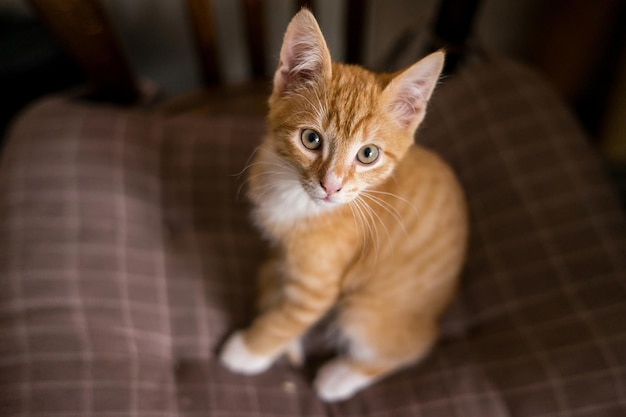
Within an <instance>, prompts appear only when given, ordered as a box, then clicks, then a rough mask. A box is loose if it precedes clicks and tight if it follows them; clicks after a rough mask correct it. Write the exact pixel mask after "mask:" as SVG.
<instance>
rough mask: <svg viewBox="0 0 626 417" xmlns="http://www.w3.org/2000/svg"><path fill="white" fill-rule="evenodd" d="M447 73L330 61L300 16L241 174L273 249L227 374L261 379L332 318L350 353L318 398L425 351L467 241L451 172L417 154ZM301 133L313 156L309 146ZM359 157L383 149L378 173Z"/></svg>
mask: <svg viewBox="0 0 626 417" xmlns="http://www.w3.org/2000/svg"><path fill="white" fill-rule="evenodd" d="M302 37H304V38H305V40H303V39H302ZM302 60H304V62H301V61H302ZM442 65H443V54H442V53H441V52H438V53H435V54H432V55H430V56H428V57H426V58H424V59H423V60H421V61H419V62H418V63H416V64H414V65H413V66H411V67H409V68H408V69H406V70H404V71H400V72H398V73H395V74H374V73H371V72H369V71H366V70H364V69H362V68H360V67H356V66H348V65H344V64H340V63H336V62H332V61H331V60H330V55H329V54H328V49H327V47H326V45H325V42H324V38H323V36H322V34H321V32H320V30H319V27H318V26H317V23H316V22H315V19H314V18H313V16H312V15H311V14H310V13H309V12H307V11H301V12H300V13H298V14H297V15H296V17H294V19H293V20H292V22H291V23H290V25H289V27H288V29H287V33H286V35H285V41H284V43H283V48H282V50H281V62H280V63H279V66H278V70H277V73H276V75H275V78H274V92H273V94H272V96H271V97H270V113H269V116H268V122H269V123H268V125H269V128H268V134H267V136H266V138H265V140H264V141H263V143H262V145H261V147H260V148H259V149H258V151H257V153H256V154H255V157H254V160H253V162H252V164H251V165H250V169H249V177H248V181H249V196H250V198H251V200H252V202H253V203H254V207H255V208H254V217H255V220H256V223H257V225H258V226H259V228H260V230H261V231H262V232H263V233H264V235H265V236H266V237H267V238H268V240H269V241H270V242H271V243H272V245H273V248H274V250H273V253H272V256H271V257H270V258H269V259H268V260H267V261H266V263H265V265H264V266H263V268H262V269H261V271H260V299H259V300H260V302H259V304H260V307H261V314H260V315H259V316H258V317H257V318H256V319H255V320H254V321H253V323H252V324H251V326H250V327H248V328H247V329H245V330H242V331H240V332H237V333H235V335H233V336H232V337H231V339H230V340H229V341H228V342H227V343H226V345H225V347H224V348H223V351H222V354H221V360H222V362H223V363H224V364H225V365H226V366H227V367H228V368H230V369H232V370H234V371H239V372H244V373H256V372H260V371H262V370H264V369H266V368H267V367H269V366H270V365H271V363H272V362H273V360H274V359H276V358H277V357H278V356H279V355H281V354H282V353H285V352H286V351H290V352H292V353H293V351H294V349H293V348H294V346H297V340H298V339H299V338H300V337H301V336H302V335H303V334H304V333H305V332H306V331H307V329H309V328H310V327H311V326H312V325H313V324H315V323H316V322H317V321H318V320H319V319H320V318H321V317H322V316H324V314H325V313H326V312H328V311H329V310H330V309H331V308H333V307H337V308H338V319H337V326H338V328H339V330H340V334H341V335H342V340H343V342H344V343H345V345H346V352H345V354H344V355H343V356H340V357H339V358H338V359H336V360H334V361H332V362H331V363H329V364H328V365H326V366H325V367H324V368H322V369H321V370H320V372H319V374H318V378H317V380H316V383H315V386H316V389H317V391H318V393H319V395H320V397H321V398H323V399H324V400H327V401H335V400H341V399H344V398H348V397H349V396H351V395H353V394H354V393H355V392H357V391H358V390H360V389H362V388H364V387H366V386H367V385H369V384H371V383H373V382H374V381H376V380H378V379H379V378H381V377H383V376H385V375H387V374H388V373H390V372H392V371H394V370H396V369H398V368H400V367H402V366H405V365H407V364H410V363H413V362H415V361H416V360H418V359H420V358H422V357H423V356H424V355H425V354H426V353H427V352H428V350H429V349H430V348H431V347H432V345H433V343H434V341H435V339H436V336H437V319H438V317H439V315H440V314H441V313H442V311H443V309H444V308H445V307H446V305H447V304H448V303H449V301H450V299H451V297H452V296H453V294H454V291H455V288H456V286H457V277H458V274H459V271H460V269H461V266H462V262H463V259H464V255H465V247H466V240H467V215H466V208H465V202H464V198H463V193H462V191H461V189H460V187H459V185H458V183H457V180H456V178H455V176H454V174H453V173H452V171H451V170H450V169H449V167H448V166H447V165H446V164H445V163H444V162H443V161H442V160H441V159H439V158H438V157H437V156H436V155H434V154H433V153H431V152H429V151H427V150H425V149H423V148H420V147H418V146H417V145H415V144H414V143H413V136H414V133H415V130H416V129H417V127H418V126H419V124H420V123H421V121H422V120H423V118H424V115H425V111H426V105H427V102H428V100H429V98H430V96H431V94H432V91H433V89H434V87H435V84H436V82H437V79H438V76H439V73H440V71H441V67H442ZM309 130H312V131H314V132H316V133H317V134H318V136H319V138H320V140H321V146H320V147H319V149H314V150H311V149H308V148H307V146H306V137H305V138H303V136H304V135H306V132H309ZM307 137H308V136H307ZM364 146H366V147H370V148H371V147H372V146H375V147H376V148H377V149H378V150H379V154H378V159H376V160H375V162H373V163H371V164H364V163H361V162H359V160H358V159H357V154H358V153H359V152H360V150H361V149H363V147H364ZM366 154H367V152H366ZM329 190H330V191H329ZM337 190H338V191H337ZM295 350H296V351H297V349H295ZM295 356H297V355H295Z"/></svg>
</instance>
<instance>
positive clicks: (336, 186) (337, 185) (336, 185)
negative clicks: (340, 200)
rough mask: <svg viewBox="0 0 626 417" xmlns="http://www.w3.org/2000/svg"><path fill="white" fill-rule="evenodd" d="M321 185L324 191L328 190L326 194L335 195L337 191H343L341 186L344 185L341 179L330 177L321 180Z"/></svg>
mask: <svg viewBox="0 0 626 417" xmlns="http://www.w3.org/2000/svg"><path fill="white" fill-rule="evenodd" d="M320 185H321V186H322V188H323V189H324V191H326V194H327V195H328V196H331V195H333V194H335V193H338V192H339V191H341V187H342V186H343V184H342V183H341V181H339V180H330V179H326V180H323V181H320Z"/></svg>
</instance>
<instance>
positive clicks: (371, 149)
mask: <svg viewBox="0 0 626 417" xmlns="http://www.w3.org/2000/svg"><path fill="white" fill-rule="evenodd" d="M379 154H380V150H379V149H378V147H377V146H376V145H365V146H363V147H362V148H361V149H359V152H358V153H357V154H356V159H357V160H358V161H359V162H360V163H362V164H365V165H369V164H371V163H373V162H375V161H376V160H377V159H378V155H379Z"/></svg>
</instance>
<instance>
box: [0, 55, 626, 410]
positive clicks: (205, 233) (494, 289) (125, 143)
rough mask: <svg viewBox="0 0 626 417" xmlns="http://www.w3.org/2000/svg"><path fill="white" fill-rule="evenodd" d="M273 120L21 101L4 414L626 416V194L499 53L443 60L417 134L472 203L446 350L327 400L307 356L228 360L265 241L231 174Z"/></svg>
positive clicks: (5, 312)
mask: <svg viewBox="0 0 626 417" xmlns="http://www.w3.org/2000/svg"><path fill="white" fill-rule="evenodd" d="M263 129H264V123H263V121H262V120H258V119H251V118H199V117H185V118H178V119H170V120H164V119H162V118H159V117H157V116H154V115H150V114H145V113H141V112H138V111H128V110H120V109H113V108H108V107H105V106H99V105H88V104H84V103H75V102H72V101H70V100H67V99H64V98H53V99H48V100H46V101H44V102H41V103H39V104H37V105H35V106H34V107H33V108H31V109H30V110H29V111H27V112H26V113H25V114H23V115H22V116H21V118H20V119H19V120H18V121H17V122H16V124H15V125H14V127H13V129H12V132H11V134H10V138H9V143H8V145H7V147H6V149H5V151H4V155H3V162H2V167H1V172H0V231H1V233H2V236H3V239H2V240H0V415H3V416H4V415H20V416H38V417H43V416H61V415H62V416H88V415H90V416H102V417H104V416H107V417H111V416H128V415H133V416H177V415H181V416H195V415H198V416H199V415H202V416H207V415H208V416H233V417H235V416H246V417H251V416H268V417H274V416H277V417H278V416H299V415H302V416H304V415H306V416H326V415H339V416H342V417H352V416H354V417H357V416H371V417H379V416H380V417H382V416H415V415H419V416H424V417H430V416H451V415H459V416H461V415H462V416H470V417H473V416H477V417H490V416H509V415H511V416H524V417H526V416H545V417H548V416H554V415H568V416H569V415H576V416H579V417H585V416H609V415H610V416H618V415H619V416H624V415H626V383H625V382H624V381H626V375H625V369H626V360H625V357H626V355H624V352H626V320H624V319H623V318H624V317H626V289H625V288H626V279H625V277H626V266H625V260H626V250H625V247H626V245H625V243H626V222H625V221H624V215H623V213H622V212H621V211H620V209H619V206H618V204H617V203H616V199H615V197H614V195H613V192H612V190H611V188H610V187H609V185H608V184H607V181H606V179H605V177H604V175H603V173H602V171H601V169H600V166H599V164H598V162H597V158H596V157H595V156H594V155H593V152H592V150H591V149H590V148H589V146H588V145H587V144H586V143H585V138H584V137H583V135H582V134H581V133H580V130H579V128H578V126H577V125H576V123H575V122H574V121H573V119H572V117H571V116H570V114H569V113H568V112H567V111H566V110H565V109H564V108H563V106H562V104H561V103H560V102H559V101H558V99H557V98H556V97H555V95H554V94H553V93H552V91H551V90H550V88H548V87H547V86H546V84H545V83H544V82H543V81H542V80H540V79H538V78H537V77H536V76H535V75H533V74H532V73H531V72H529V71H527V70H524V69H521V68H519V67H517V66H516V65H514V64H512V63H510V62H507V61H494V62H490V63H484V64H476V65H474V66H471V67H468V68H466V69H464V70H463V71H461V72H460V73H459V74H458V75H456V76H454V77H453V78H451V79H448V80H446V81H445V82H444V83H443V85H442V86H441V87H440V88H439V90H438V91H437V92H436V94H435V98H434V100H433V105H432V107H431V110H430V112H429V114H428V116H427V118H426V122H425V124H424V125H423V127H422V128H421V129H420V132H419V133H418V140H419V141H420V142H422V143H424V144H425V145H427V146H429V147H432V148H434V149H436V150H437V151H439V152H440V153H441V154H442V155H443V156H444V157H445V158H446V159H447V160H448V161H450V163H451V164H452V165H453V166H454V168H455V169H456V171H457V172H458V173H459V176H460V178H461V181H462V182H463V184H464V186H465V188H466V190H467V195H468V199H469V204H470V209H471V217H472V235H471V242H470V253H469V260H468V264H467V268H466V270H465V272H464V275H463V285H462V289H461V292H460V294H459V297H458V300H457V302H456V303H455V306H454V308H453V309H452V312H451V313H450V314H449V315H448V317H447V319H446V324H445V328H446V331H445V336H444V337H443V338H442V340H441V342H440V343H439V345H438V346H437V348H436V350H435V351H434V352H433V354H432V355H431V356H430V357H429V358H428V359H427V360H426V361H425V362H424V363H422V364H421V365H419V366H416V367H413V368H411V369H408V370H405V371H403V372H400V373H398V374H397V375H394V376H392V377H390V378H388V379H386V380H384V381H382V382H381V383H380V384H378V385H376V386H374V387H372V388H370V389H368V390H366V391H364V392H363V393H362V394H360V395H358V396H357V397H355V398H354V399H352V400H349V401H347V402H345V403H340V404H334V405H330V406H328V405H324V404H322V403H321V402H319V400H317V398H316V397H315V395H314V393H313V392H312V390H311V388H310V380H311V375H312V373H313V371H314V369H315V363H314V364H313V365H311V366H310V367H308V368H307V369H305V370H294V369H291V368H290V367H289V366H288V365H287V364H285V363H283V362H281V363H279V364H277V365H276V366H275V367H273V368H272V369H271V371H269V372H267V373H266V374H263V375H260V376H256V377H245V376H240V375H232V374H230V373H229V372H227V371H226V370H224V369H222V368H221V367H220V366H219V364H218V363H217V362H216V359H215V357H216V350H217V348H218V347H219V343H220V342H221V341H222V340H223V338H224V337H225V335H226V334H228V332H230V331H231V330H232V329H234V328H236V327H238V326H241V325H244V324H245V323H246V322H247V321H248V320H249V319H250V318H251V317H252V315H253V301H252V300H253V294H254V277H255V270H256V266H257V264H258V262H259V260H260V259H261V257H262V256H263V251H264V245H263V243H262V242H261V241H260V239H259V238H258V236H257V233H256V232H255V231H254V229H253V228H252V227H251V226H250V222H249V221H248V206H247V204H246V202H245V198H244V196H243V192H240V188H241V186H242V183H243V182H244V177H245V175H238V174H240V173H241V171H242V169H243V168H244V167H245V165H246V162H247V160H248V158H249V156H250V154H251V152H252V151H253V149H254V147H255V146H256V145H257V144H258V142H259V140H260V137H261V135H262V134H263ZM314 342H315V340H311V344H310V346H309V348H310V350H311V351H314V352H313V353H315V351H316V349H315V347H314V344H315V343H314ZM314 362H315V361H314Z"/></svg>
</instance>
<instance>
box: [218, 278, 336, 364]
mask: <svg viewBox="0 0 626 417" xmlns="http://www.w3.org/2000/svg"><path fill="white" fill-rule="evenodd" d="M337 293H338V288H337V286H336V285H333V284H332V283H329V282H327V281H323V280H307V281H304V280H293V279H292V280H290V281H287V282H285V283H284V290H283V295H282V296H281V297H280V298H279V301H278V302H277V303H276V304H273V305H271V306H270V307H269V309H268V310H266V311H264V312H262V313H261V314H260V315H259V316H258V317H257V318H256V319H255V320H254V321H253V323H252V325H251V326H250V327H248V328H247V329H245V330H241V331H238V332H235V334H233V335H232V336H231V337H230V338H229V339H228V340H227V341H226V343H225V345H224V347H223V349H222V352H221V353H220V361H221V362H222V364H224V365H225V366H226V367H227V368H228V369H230V370H232V371H235V372H240V373H245V374H256V373H260V372H263V371H265V370H266V369H267V368H269V367H270V366H271V364H272V363H273V362H274V361H275V360H276V359H277V358H278V357H279V356H280V355H281V354H282V353H284V352H286V351H289V353H291V354H292V356H293V358H292V359H294V360H295V362H298V361H299V360H300V359H301V358H300V351H299V349H298V348H296V346H297V345H295V344H294V343H297V340H298V339H299V338H300V337H301V336H302V335H303V334H304V332H305V331H306V330H308V329H309V327H311V326H312V325H313V324H314V323H315V322H317V321H318V320H319V319H320V318H321V317H322V316H323V315H324V314H325V313H326V312H327V311H328V310H329V309H330V307H331V306H332V305H333V303H334V301H335V299H336V297H337Z"/></svg>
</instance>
